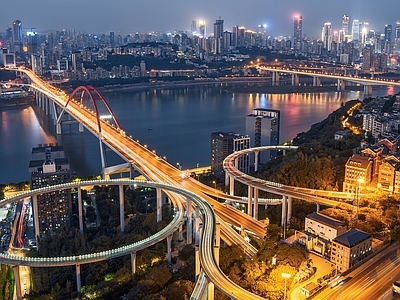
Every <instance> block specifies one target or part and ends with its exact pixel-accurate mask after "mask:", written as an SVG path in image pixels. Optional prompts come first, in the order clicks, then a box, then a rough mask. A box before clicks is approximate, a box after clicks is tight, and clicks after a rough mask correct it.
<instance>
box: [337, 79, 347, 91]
mask: <svg viewBox="0 0 400 300" xmlns="http://www.w3.org/2000/svg"><path fill="white" fill-rule="evenodd" d="M345 88H346V84H345V82H344V80H343V79H338V81H337V90H338V91H344V90H345Z"/></svg>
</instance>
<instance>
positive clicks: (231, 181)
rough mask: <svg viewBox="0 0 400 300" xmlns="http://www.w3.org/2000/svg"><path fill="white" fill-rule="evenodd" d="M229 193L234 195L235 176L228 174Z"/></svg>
mask: <svg viewBox="0 0 400 300" xmlns="http://www.w3.org/2000/svg"><path fill="white" fill-rule="evenodd" d="M229 195H231V196H235V178H233V177H232V176H229Z"/></svg>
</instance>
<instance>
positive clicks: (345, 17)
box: [342, 14, 350, 35]
mask: <svg viewBox="0 0 400 300" xmlns="http://www.w3.org/2000/svg"><path fill="white" fill-rule="evenodd" d="M349 22H350V18H349V16H348V15H347V14H344V15H343V18H342V30H343V33H344V35H348V34H349Z"/></svg>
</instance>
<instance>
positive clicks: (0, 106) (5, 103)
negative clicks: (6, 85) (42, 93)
mask: <svg viewBox="0 0 400 300" xmlns="http://www.w3.org/2000/svg"><path fill="white" fill-rule="evenodd" d="M33 103H34V97H33V96H26V97H18V98H5V99H0V110H4V109H12V108H16V107H24V106H29V105H31V104H33Z"/></svg>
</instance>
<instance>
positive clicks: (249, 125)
mask: <svg viewBox="0 0 400 300" xmlns="http://www.w3.org/2000/svg"><path fill="white" fill-rule="evenodd" d="M279 131H280V111H279V110H275V109H266V108H255V109H253V111H252V113H251V114H248V115H247V117H246V134H247V135H248V136H249V137H250V142H251V147H260V146H277V145H279ZM260 154H261V155H260V161H261V162H266V161H269V160H270V159H271V158H274V157H275V156H276V151H263V152H261V153H260ZM251 164H252V162H250V165H251Z"/></svg>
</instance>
